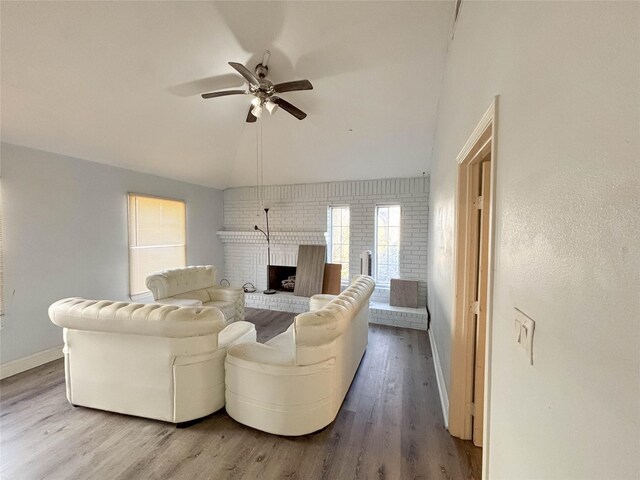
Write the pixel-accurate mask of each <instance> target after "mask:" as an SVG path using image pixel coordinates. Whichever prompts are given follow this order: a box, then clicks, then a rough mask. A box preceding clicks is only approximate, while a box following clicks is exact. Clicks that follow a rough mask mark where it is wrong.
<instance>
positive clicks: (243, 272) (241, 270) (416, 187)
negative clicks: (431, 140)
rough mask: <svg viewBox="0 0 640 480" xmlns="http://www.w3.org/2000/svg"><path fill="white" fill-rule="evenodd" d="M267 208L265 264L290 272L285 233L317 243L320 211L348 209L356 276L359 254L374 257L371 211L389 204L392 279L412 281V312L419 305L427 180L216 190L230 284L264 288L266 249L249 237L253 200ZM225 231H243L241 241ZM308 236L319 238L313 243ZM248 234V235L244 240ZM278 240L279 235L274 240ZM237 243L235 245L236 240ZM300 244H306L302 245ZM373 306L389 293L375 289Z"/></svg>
mask: <svg viewBox="0 0 640 480" xmlns="http://www.w3.org/2000/svg"><path fill="white" fill-rule="evenodd" d="M258 197H261V198H262V199H263V200H264V201H266V202H268V203H269V204H270V207H271V208H270V210H269V227H270V229H271V232H272V235H273V237H272V239H273V241H272V244H271V263H272V264H273V265H278V264H280V265H295V262H296V258H297V245H296V244H293V243H288V242H287V235H285V233H287V232H288V233H289V234H290V235H289V236H288V237H289V240H290V239H291V238H293V237H292V235H293V234H295V238H296V239H297V237H298V236H299V235H308V238H307V237H305V238H306V239H305V241H304V242H300V243H308V244H319V243H324V241H323V239H324V233H325V232H326V231H327V208H328V207H329V206H331V205H349V207H350V213H351V247H350V255H349V258H350V271H351V273H352V275H357V274H358V272H359V271H360V253H361V252H362V251H363V250H371V251H372V252H374V251H375V250H374V238H375V235H374V230H375V218H374V217H375V207H376V205H384V204H387V205H388V204H396V205H400V206H401V207H402V228H401V240H400V275H401V277H403V278H412V279H418V280H420V282H419V291H418V297H419V305H425V304H426V272H427V226H428V221H429V218H428V216H429V177H417V178H395V179H383V180H365V181H352V182H331V183H314V184H305V185H278V186H268V187H263V188H262V192H258V190H257V189H256V187H242V188H230V189H227V190H225V191H224V226H225V231H224V232H220V233H219V235H220V236H221V238H222V240H223V242H225V243H224V252H225V275H224V276H225V277H226V278H228V279H229V280H230V281H231V283H232V284H233V285H242V284H243V283H245V282H251V283H253V284H254V285H255V286H256V287H257V288H258V289H259V290H260V289H264V288H266V264H267V262H266V255H267V247H266V242H265V241H264V236H263V235H262V234H261V233H259V232H255V231H253V226H254V225H255V224H257V225H258V226H259V227H260V228H262V229H265V221H264V211H263V210H262V209H261V206H260V205H261V204H260V202H259V200H258ZM231 232H244V233H245V235H244V236H243V235H241V236H240V237H238V234H235V233H231ZM313 233H316V234H320V236H314V235H313ZM246 234H248V235H249V236H247V235H246ZM279 234H280V235H279ZM236 240H239V241H236ZM307 240H308V241H307ZM373 301H376V302H381V303H385V302H386V303H388V301H389V292H388V290H386V289H380V288H377V289H376V293H375V294H374V298H373Z"/></svg>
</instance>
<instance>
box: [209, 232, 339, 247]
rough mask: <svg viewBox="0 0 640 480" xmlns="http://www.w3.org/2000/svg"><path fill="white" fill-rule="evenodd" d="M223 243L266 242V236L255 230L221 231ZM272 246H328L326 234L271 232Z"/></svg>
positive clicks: (219, 233)
mask: <svg viewBox="0 0 640 480" xmlns="http://www.w3.org/2000/svg"><path fill="white" fill-rule="evenodd" d="M216 233H217V235H218V237H219V238H220V240H221V241H222V243H253V244H256V243H257V244H262V243H264V242H265V238H264V235H263V234H262V233H261V232H256V231H255V230H245V231H233V230H219V231H218V232H216ZM270 233H271V245H272V246H273V245H326V244H327V238H326V233H325V232H270Z"/></svg>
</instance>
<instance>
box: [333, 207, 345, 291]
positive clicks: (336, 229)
mask: <svg viewBox="0 0 640 480" xmlns="http://www.w3.org/2000/svg"><path fill="white" fill-rule="evenodd" d="M349 244H350V216H349V207H329V248H328V251H329V262H331V263H340V264H341V265H342V271H341V275H340V277H341V278H340V279H341V280H342V282H348V281H349Z"/></svg>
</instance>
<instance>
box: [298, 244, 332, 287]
mask: <svg viewBox="0 0 640 480" xmlns="http://www.w3.org/2000/svg"><path fill="white" fill-rule="evenodd" d="M326 255H327V247H326V246H325V245H300V246H299V247H298V267H297V269H296V286H295V289H294V291H293V294H294V295H297V296H299V297H311V296H313V295H316V294H318V293H322V280H323V279H324V262H325V258H326Z"/></svg>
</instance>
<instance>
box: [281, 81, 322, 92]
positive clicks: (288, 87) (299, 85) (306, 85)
mask: <svg viewBox="0 0 640 480" xmlns="http://www.w3.org/2000/svg"><path fill="white" fill-rule="evenodd" d="M273 89H274V90H275V91H276V92H277V93H284V92H297V91H298V90H313V85H311V82H310V81H309V80H295V81H293V82H285V83H279V84H277V85H274V86H273Z"/></svg>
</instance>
